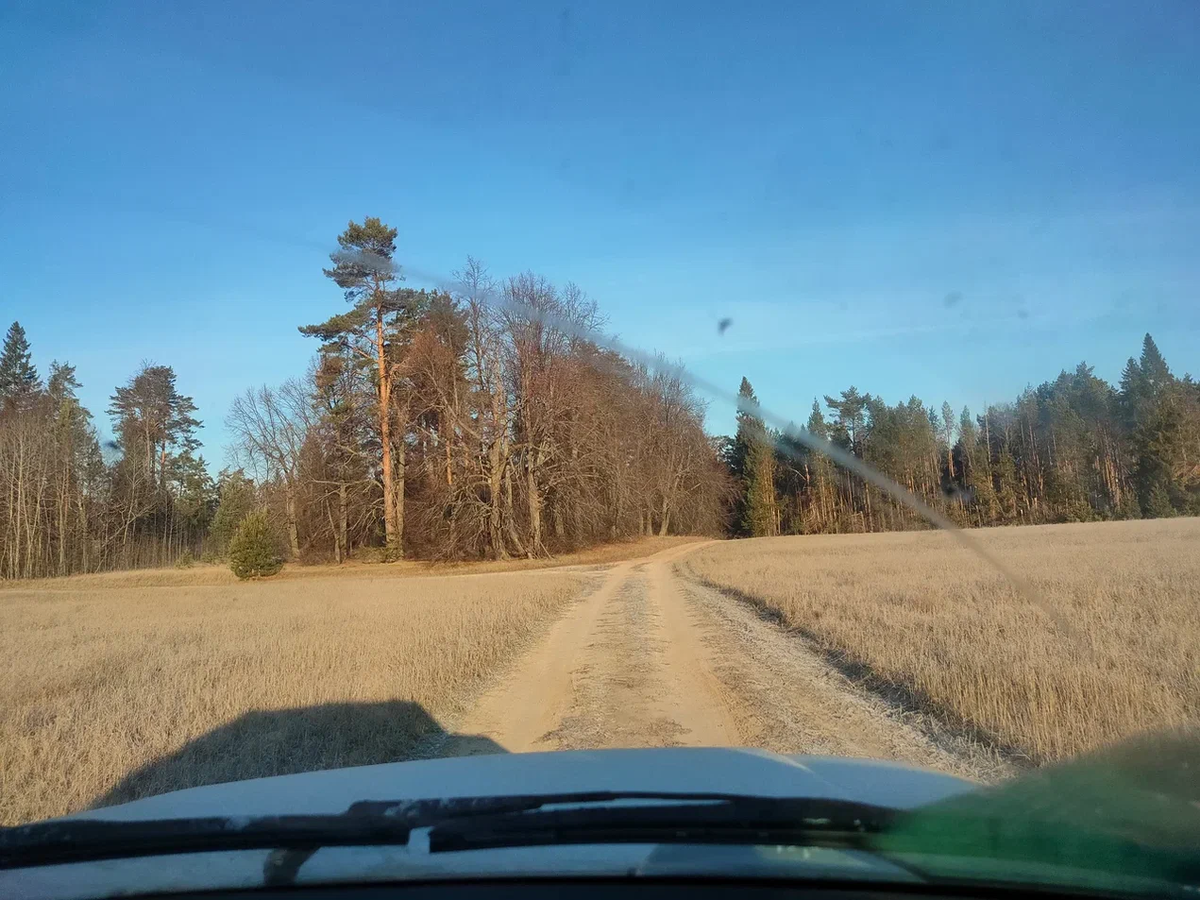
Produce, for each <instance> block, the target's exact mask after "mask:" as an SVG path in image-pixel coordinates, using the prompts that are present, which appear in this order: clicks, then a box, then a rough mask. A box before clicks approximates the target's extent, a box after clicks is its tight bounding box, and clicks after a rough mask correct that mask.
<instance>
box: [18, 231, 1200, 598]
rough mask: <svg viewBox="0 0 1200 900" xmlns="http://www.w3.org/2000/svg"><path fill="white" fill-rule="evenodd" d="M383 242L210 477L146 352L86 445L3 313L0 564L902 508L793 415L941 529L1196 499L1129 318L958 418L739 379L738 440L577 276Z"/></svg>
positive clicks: (900, 519)
mask: <svg viewBox="0 0 1200 900" xmlns="http://www.w3.org/2000/svg"><path fill="white" fill-rule="evenodd" d="M395 238H396V230H395V229H394V228H390V227H388V226H387V225H385V224H384V223H382V222H381V221H380V220H379V219H376V218H367V219H365V220H364V221H363V222H362V223H355V222H351V223H350V224H349V225H348V227H347V228H346V230H345V231H344V232H343V233H342V234H341V235H340V236H339V237H338V244H339V249H338V250H337V251H336V252H335V253H333V254H332V256H331V265H330V267H329V268H326V269H324V270H323V272H324V275H325V277H326V278H328V279H329V280H330V281H331V282H332V283H333V284H335V285H336V286H337V287H338V288H339V289H340V290H341V291H342V293H343V295H344V298H345V300H346V301H347V305H346V306H345V307H343V309H342V310H341V311H340V312H336V313H335V314H334V315H332V316H330V317H329V318H328V319H326V320H325V321H323V322H319V323H315V324H300V323H297V324H298V327H299V329H300V332H301V333H302V334H304V335H306V336H308V337H310V338H312V339H313V340H314V342H315V349H316V351H317V352H316V354H315V359H314V361H313V362H312V363H311V364H310V366H309V367H308V369H307V371H306V372H305V373H304V374H303V375H302V376H299V377H296V378H292V379H289V380H287V381H284V382H283V383H282V384H279V385H274V386H261V387H257V388H252V389H249V390H247V391H246V392H245V393H244V394H242V395H241V396H239V397H238V398H237V399H236V400H235V401H234V402H233V404H232V405H231V408H230V409H229V410H228V413H227V416H226V419H225V424H226V426H227V430H228V433H229V434H230V436H231V439H232V446H231V447H229V448H228V457H229V462H230V463H231V464H230V465H229V466H228V467H226V468H225V469H222V470H221V471H220V472H219V473H218V474H217V475H216V477H213V475H212V474H210V472H209V470H208V466H207V464H206V463H205V461H204V459H203V457H202V456H201V455H200V454H199V450H200V446H199V442H198V440H197V439H196V431H197V429H198V428H199V426H200V422H199V420H198V419H197V418H196V416H197V415H198V411H197V409H196V406H195V403H194V402H193V400H192V399H191V398H190V397H188V396H186V395H184V394H182V393H181V392H180V390H179V389H178V387H177V386H176V376H175V373H174V371H173V370H172V369H171V367H170V366H166V365H159V364H154V363H144V364H143V365H142V366H141V367H140V368H139V369H138V371H136V372H135V373H133V374H132V375H131V377H130V378H129V380H128V381H127V382H126V383H125V384H123V385H121V386H119V387H117V388H116V389H115V390H114V392H113V394H112V396H111V399H110V404H109V406H108V408H107V410H106V412H107V414H108V416H109V417H110V419H111V423H112V433H113V439H112V440H111V441H108V442H103V443H102V442H101V441H100V440H99V438H98V436H97V432H96V428H95V425H94V423H93V420H92V415H91V413H90V412H89V411H88V410H87V409H85V408H84V407H83V406H82V404H81V403H80V402H79V399H78V396H77V392H78V390H79V387H80V384H79V382H78V381H77V379H76V373H75V369H74V367H72V366H70V365H69V364H66V363H58V362H52V363H51V364H50V365H49V368H48V371H47V374H46V377H45V379H43V378H42V377H41V376H40V374H39V372H38V370H37V368H36V367H35V365H34V363H33V357H32V351H31V348H30V344H29V341H28V338H27V336H26V335H25V333H24V331H23V330H22V329H21V326H20V325H19V324H17V323H14V324H13V325H12V327H11V328H10V329H9V330H8V333H7V336H6V338H5V341H4V347H3V351H2V352H0V577H4V578H23V577H37V576H44V575H64V574H70V573H74V572H91V571H102V570H106V569H116V568H128V567H138V566H154V565H166V564H171V563H174V562H177V561H185V562H186V561H187V560H191V559H195V558H205V557H220V556H222V555H223V554H225V553H226V551H227V550H228V547H229V542H230V540H231V539H232V537H233V535H234V533H235V531H236V529H237V527H238V525H239V524H240V523H241V522H242V521H243V520H245V519H246V517H247V516H248V515H250V514H251V513H255V512H259V513H265V514H266V521H267V522H268V523H269V524H270V527H271V529H272V533H273V536H274V537H273V539H274V540H275V541H276V542H277V543H278V546H279V550H280V553H281V555H282V556H284V557H287V558H290V559H293V560H301V561H334V562H340V561H343V560H347V559H351V558H359V559H362V558H375V559H398V558H401V557H403V556H406V555H411V556H417V557H422V558H430V559H477V558H492V559H504V558H508V557H515V556H519V557H538V556H545V555H549V554H554V553H558V552H562V551H567V550H571V549H575V548H580V547H585V546H588V545H591V544H595V543H598V542H601V541H607V540H615V539H622V538H628V537H634V536H639V535H649V534H659V535H666V534H674V533H710V534H722V533H729V534H733V535H739V536H746V535H753V536H762V535H774V534H802V533H804V534H807V533H831V532H857V531H881V530H889V529H901V528H912V527H920V526H921V524H922V523H920V522H919V521H918V520H917V518H916V517H915V516H914V514H913V513H912V512H911V511H909V510H908V509H906V508H904V507H902V506H898V505H897V504H895V503H894V502H892V501H891V500H890V499H888V498H887V497H886V496H884V495H883V494H882V493H881V492H880V491H879V490H878V489H877V488H875V487H873V486H870V485H868V484H866V483H864V482H863V481H862V480H861V479H860V478H858V477H857V476H855V475H853V474H852V473H851V472H849V471H847V470H845V469H844V468H842V467H841V466H838V465H837V464H835V463H834V462H832V461H831V460H830V459H829V458H828V457H826V456H824V455H822V454H820V453H817V452H813V451H812V450H810V449H809V447H808V445H807V444H806V442H805V440H804V439H805V437H806V435H804V434H803V433H802V430H801V429H804V430H807V432H809V433H810V434H811V435H813V436H816V437H819V438H822V439H826V440H829V441H832V442H833V443H835V444H836V445H838V446H839V447H841V448H842V449H843V450H845V451H846V452H848V453H852V454H853V455H854V456H856V457H858V458H859V459H861V460H863V461H864V462H866V463H868V464H870V465H872V466H874V467H875V468H877V469H879V470H880V471H882V472H883V473H884V474H886V475H888V476H889V477H891V478H892V479H893V480H895V481H896V482H898V483H899V484H901V485H903V486H904V487H905V488H907V489H908V490H910V491H912V492H913V493H914V494H916V495H917V496H918V497H920V498H921V499H923V500H924V501H925V502H926V503H928V504H930V505H931V506H934V507H936V508H938V509H940V510H942V511H944V512H945V513H946V514H947V515H948V516H950V517H951V518H952V519H954V520H955V521H957V522H958V523H959V524H961V525H964V526H982V525H997V524H1008V523H1038V522H1058V521H1087V520H1091V519H1101V518H1133V517H1139V516H1167V515H1177V514H1200V386H1198V385H1197V384H1196V382H1194V381H1193V380H1192V379H1191V377H1190V376H1184V377H1182V378H1179V377H1176V376H1175V375H1173V374H1172V373H1171V371H1170V368H1169V367H1168V366H1167V363H1166V361H1165V360H1163V358H1162V355H1161V354H1160V353H1159V352H1158V348H1157V347H1156V346H1155V345H1154V342H1153V340H1152V339H1151V338H1150V336H1149V335H1147V336H1146V338H1145V341H1144V343H1143V347H1142V352H1141V356H1140V358H1138V359H1130V360H1129V362H1128V364H1127V366H1126V367H1125V370H1124V373H1123V375H1122V378H1121V382H1120V385H1119V386H1117V387H1113V386H1111V385H1109V384H1107V383H1106V382H1104V381H1103V380H1102V379H1100V378H1097V377H1096V376H1095V375H1094V373H1093V371H1092V369H1091V367H1089V366H1087V365H1085V364H1082V363H1081V364H1080V365H1079V366H1078V367H1077V368H1076V369H1075V370H1074V371H1073V372H1065V371H1064V372H1063V373H1062V374H1061V375H1060V376H1059V377H1058V378H1057V379H1055V380H1054V381H1052V382H1047V383H1045V384H1043V385H1041V386H1039V387H1037V388H1031V389H1028V390H1026V391H1024V392H1023V393H1022V394H1021V395H1020V396H1019V397H1018V398H1017V399H1016V400H1015V401H1014V402H1012V403H1005V404H996V405H991V406H989V407H988V408H987V409H985V410H984V411H983V413H982V414H979V415H972V414H971V413H970V412H969V411H968V410H966V409H963V410H962V411H961V413H959V414H958V415H955V413H954V412H953V410H952V409H951V408H950V406H949V405H948V404H943V405H942V407H941V409H940V410H935V409H933V408H931V407H927V406H926V405H925V404H924V403H923V402H922V401H920V400H919V399H917V398H916V397H912V398H910V399H909V400H908V401H906V402H902V403H898V404H896V405H894V406H893V405H889V404H887V403H886V402H885V401H884V400H882V399H881V398H879V397H877V396H873V395H871V394H865V393H860V392H859V391H858V390H857V389H856V388H854V387H851V388H849V389H847V390H845V391H842V392H841V393H840V394H839V395H837V396H826V397H825V398H824V404H822V403H820V402H818V401H816V400H814V402H813V407H812V414H811V416H810V417H809V419H808V421H807V422H806V423H805V424H804V425H803V426H792V427H790V428H787V429H784V430H783V431H775V430H773V429H770V428H768V427H766V426H765V424H764V422H763V418H762V416H761V414H760V411H759V409H758V406H757V400H756V398H755V396H754V391H753V388H752V387H751V385H750V383H749V382H748V381H747V380H745V379H743V381H742V385H741V389H740V392H739V393H740V396H741V399H742V402H741V404H740V408H739V412H738V422H737V431H736V434H735V435H734V436H732V437H728V438H724V437H719V438H712V437H709V436H708V435H707V434H706V433H705V431H704V427H703V423H704V404H703V403H702V402H701V400H700V399H699V398H698V397H697V396H696V394H695V392H694V391H693V390H692V388H691V387H690V385H689V383H688V380H687V376H686V374H685V373H683V371H682V370H680V369H678V368H677V367H674V366H670V365H665V364H660V365H656V366H651V367H647V366H645V365H641V364H639V363H637V362H634V361H630V360H628V359H626V358H624V357H622V356H621V355H619V354H617V353H615V352H613V351H611V350H608V349H605V348H604V347H601V346H598V345H597V344H596V343H595V342H593V341H590V340H588V338H587V335H589V334H591V333H592V332H593V331H594V330H595V329H596V328H597V327H598V326H599V325H600V324H601V323H602V319H601V317H600V313H599V311H598V309H597V308H596V305H595V303H593V302H592V301H591V300H590V299H589V298H588V297H587V296H586V295H585V294H584V293H583V291H582V290H580V289H579V288H578V287H577V286H575V285H572V284H567V285H565V286H562V287H559V286H556V285H554V284H551V283H550V282H549V281H547V280H546V279H545V278H542V277H540V276H537V275H535V274H532V273H528V272H527V273H523V274H519V275H516V276H512V277H509V278H505V279H493V277H492V276H491V275H490V274H489V273H488V271H487V270H486V269H485V268H484V267H483V266H482V265H481V264H480V263H479V262H477V261H475V260H473V259H468V261H467V263H466V265H465V266H464V268H463V271H461V272H460V273H456V277H457V286H456V289H455V290H453V291H444V290H440V289H439V290H428V289H412V288H409V287H407V286H406V285H405V284H404V278H403V274H402V270H401V268H400V267H399V266H398V265H397V264H396V262H395V252H396V247H395ZM661 362H662V361H661V360H660V363H661Z"/></svg>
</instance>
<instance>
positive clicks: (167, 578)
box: [0, 535, 704, 602]
mask: <svg viewBox="0 0 1200 900" xmlns="http://www.w3.org/2000/svg"><path fill="white" fill-rule="evenodd" d="M700 540H704V539H703V538H698V537H690V536H686V535H671V536H669V537H657V536H655V537H644V538H638V539H637V540H633V541H614V542H612V543H609V544H601V545H600V546H598V547H591V548H589V549H587V550H576V551H574V552H572V553H563V554H560V555H558V556H550V557H543V558H539V559H524V558H522V559H506V560H498V561H492V560H483V561H479V562H430V561H428V560H421V559H406V560H401V561H399V562H390V563H377V562H360V561H357V560H353V561H350V562H347V563H343V564H342V565H334V564H332V563H330V564H328V565H311V566H308V565H293V564H291V563H289V564H288V565H285V566H284V567H283V571H282V572H280V573H279V574H278V575H275V576H272V578H271V580H272V581H283V580H291V579H296V578H330V577H336V578H385V577H389V578H412V577H428V576H435V575H484V574H490V573H494V572H526V571H530V570H533V569H550V568H560V567H562V566H598V565H606V564H608V563H614V562H620V561H623V560H627V559H641V558H643V557H646V556H650V555H651V554H652V553H658V552H659V551H661V550H667V549H669V548H671V547H679V546H682V545H684V544H691V543H695V542H696V541H700ZM237 583H238V579H237V577H236V576H235V575H234V574H233V572H231V571H230V570H229V566H226V565H215V564H210V563H197V564H196V565H193V566H190V567H188V568H186V569H177V568H172V569H129V570H125V571H119V572H99V573H96V574H94V575H70V576H68V577H66V578H35V579H31V580H15V581H0V602H2V601H3V598H4V592H6V591H17V590H31V591H39V592H45V591H51V590H70V591H79V590H85V589H86V590H93V589H97V590H124V589H125V588H130V587H171V586H179V587H195V586H198V585H219V584H225V585H233V584H237Z"/></svg>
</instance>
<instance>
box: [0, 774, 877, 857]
mask: <svg viewBox="0 0 1200 900" xmlns="http://www.w3.org/2000/svg"><path fill="white" fill-rule="evenodd" d="M638 801H644V802H640V803H639V802H638ZM894 817H895V813H894V811H893V810H891V809H888V808H886V807H878V806H870V805H867V804H862V803H852V802H849V801H842V800H827V799H803V798H771V797H746V796H742V795H738V794H722V793H660V792H646V791H591V792H581V793H562V794H529V795H513V796H499V797H452V798H445V799H431V800H392V801H380V800H368V801H360V802H357V803H354V804H352V805H351V806H350V808H349V809H347V810H346V811H345V812H344V813H341V814H335V815H300V816H296V815H291V816H262V817H254V818H246V817H242V818H236V817H235V818H219V817H212V818H200V819H160V820H151V821H132V822H126V821H111V820H103V819H75V820H60V821H55V822H41V823H35V824H32V825H22V826H18V827H15V828H5V829H0V868H14V867H19V866H34V865H46V864H53V863H64V862H78V861H83V860H94V859H111V858H118V857H130V856H152V855H161V854H169V853H200V852H206V851H213V850H255V849H294V850H310V851H311V850H315V849H317V848H319V847H329V846H369V845H386V844H395V845H403V844H407V843H408V841H409V837H410V834H411V832H412V830H413V829H415V828H429V829H430V831H429V852H437V851H451V850H461V849H475V848H479V849H482V848H485V847H500V846H531V845H537V844H553V843H581V842H589V843H630V842H665V841H672V842H681V841H685V840H686V841H696V842H705V841H710V842H725V843H760V842H763V841H768V842H771V843H806V844H821V845H823V846H850V845H853V846H857V847H861V846H864V845H863V843H862V841H861V836H863V835H867V834H873V833H878V832H879V831H881V830H883V829H884V828H886V827H887V826H888V825H889V824H890V823H891V822H892V821H893V819H894Z"/></svg>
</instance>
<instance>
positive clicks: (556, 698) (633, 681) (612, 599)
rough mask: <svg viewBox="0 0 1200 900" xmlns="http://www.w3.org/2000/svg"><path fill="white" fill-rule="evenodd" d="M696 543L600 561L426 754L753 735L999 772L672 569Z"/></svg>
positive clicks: (727, 740)
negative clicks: (558, 613)
mask: <svg viewBox="0 0 1200 900" xmlns="http://www.w3.org/2000/svg"><path fill="white" fill-rule="evenodd" d="M702 546H704V544H688V545H685V546H681V547H673V548H670V549H668V550H665V551H662V552H660V553H658V554H655V555H653V556H650V557H647V558H645V559H641V560H630V561H627V562H623V563H619V564H617V565H613V566H608V567H604V568H602V569H599V570H597V574H596V575H595V576H594V579H595V580H594V582H593V585H592V587H591V588H590V589H589V590H588V592H587V593H586V594H585V596H584V597H583V598H582V599H580V600H579V601H578V602H576V603H575V604H574V605H573V606H572V607H570V609H569V610H568V611H567V613H566V614H565V615H564V616H563V617H562V618H561V619H559V620H558V621H557V622H556V623H555V624H554V625H553V626H552V627H551V628H550V630H549V631H548V632H547V633H546V634H545V635H544V636H542V637H541V638H540V639H539V640H538V641H537V642H536V643H535V645H534V646H533V647H531V649H530V650H529V651H528V652H527V653H526V654H525V655H524V656H523V657H522V658H521V659H520V660H519V661H518V663H517V664H516V666H515V667H514V668H513V669H512V670H511V671H509V672H508V673H506V674H505V675H504V676H502V677H501V678H500V679H499V680H498V681H497V682H496V683H495V684H494V685H493V686H492V687H491V688H490V689H489V690H488V691H486V692H485V693H484V694H483V695H482V696H481V697H479V699H478V700H477V701H476V702H475V704H474V705H473V706H472V707H471V708H470V709H468V710H467V711H466V712H465V713H464V714H463V716H462V717H461V718H459V720H458V721H456V722H455V723H454V726H455V731H456V732H458V733H459V735H458V736H453V737H450V738H448V739H447V740H445V741H443V742H442V743H441V744H440V745H439V746H437V747H431V748H430V751H429V752H430V753H434V754H436V755H445V756H453V755H461V754H466V753H472V752H481V751H482V750H483V749H485V748H488V747H491V748H493V749H494V744H490V743H489V741H490V742H495V744H499V745H500V746H501V747H503V748H504V749H505V750H507V751H509V752H526V751H534V750H559V749H581V748H601V747H662V746H754V747H763V748H766V749H769V750H776V751H780V752H787V753H828V754H837V755H852V756H870V757H876V758H885V759H895V760H900V761H905V762H910V763H913V764H916V765H922V766H932V767H936V768H940V769H944V770H947V771H951V772H956V773H959V774H967V775H973V776H975V777H983V778H991V777H996V776H998V775H1000V774H1003V772H1004V769H1005V767H1004V766H1003V764H1002V763H1000V762H999V761H998V760H995V759H992V758H989V757H988V756H987V755H986V754H985V753H983V751H981V750H980V749H979V748H977V747H972V746H968V745H965V744H963V743H962V742H961V741H957V740H956V739H955V738H953V737H952V736H949V735H940V734H939V733H938V732H937V729H936V725H935V724H934V723H928V722H924V721H919V720H916V719H915V718H913V717H912V716H909V715H906V714H904V713H903V712H902V711H899V710H896V709H894V708H891V707H889V706H888V705H887V704H886V703H884V702H883V701H881V700H879V699H877V698H874V697H871V696H869V695H867V694H865V693H863V692H862V691H860V690H859V689H857V688H856V687H855V686H854V685H852V684H851V683H850V682H848V681H847V680H846V679H845V678H844V677H843V676H842V675H841V674H840V673H838V672H837V671H835V670H834V669H832V668H831V667H830V666H828V665H827V664H826V663H824V662H823V661H822V660H820V659H819V658H818V657H817V656H816V655H815V654H814V653H812V652H811V651H810V650H808V649H807V648H806V646H805V645H804V644H803V642H801V641H800V640H798V639H797V638H796V637H794V636H792V635H789V634H786V633H785V632H784V631H782V630H781V629H780V628H779V627H777V626H775V625H773V624H771V623H769V622H765V621H763V620H762V619H761V618H759V617H758V616H757V615H756V614H755V613H754V612H753V611H752V610H750V609H749V608H747V607H746V606H744V605H742V604H740V603H738V602H736V601H734V600H731V599H729V598H727V597H724V596H721V595H720V594H717V593H716V592H715V591H712V590H710V589H709V588H706V587H704V586H702V585H700V584H699V583H697V582H695V581H694V580H691V579H689V578H687V577H685V576H683V575H681V567H679V566H678V565H677V563H678V562H679V561H680V560H681V559H682V558H683V557H684V556H685V555H686V554H688V553H692V552H695V551H696V550H697V549H699V548H700V547H702ZM931 725H932V727H931ZM480 738H487V739H488V740H487V741H481V740H480Z"/></svg>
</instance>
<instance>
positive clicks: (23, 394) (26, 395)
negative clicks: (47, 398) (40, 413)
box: [0, 322, 40, 410]
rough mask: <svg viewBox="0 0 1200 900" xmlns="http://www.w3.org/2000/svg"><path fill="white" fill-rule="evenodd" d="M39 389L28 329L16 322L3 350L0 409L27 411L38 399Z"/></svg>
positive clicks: (0, 364) (1, 355)
mask: <svg viewBox="0 0 1200 900" xmlns="http://www.w3.org/2000/svg"><path fill="white" fill-rule="evenodd" d="M39 387H40V386H39V384H38V374H37V369H36V368H34V365H33V354H32V352H31V351H30V349H29V340H28V339H27V338H26V337H25V329H24V328H22V327H21V323H20V322H13V323H12V325H10V326H9V329H8V334H7V335H5V337H4V349H3V351H0V410H3V409H5V408H9V407H17V408H20V409H24V408H27V407H28V406H30V405H31V404H32V402H33V400H34V398H35V397H36V396H37V393H38V389H39Z"/></svg>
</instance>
